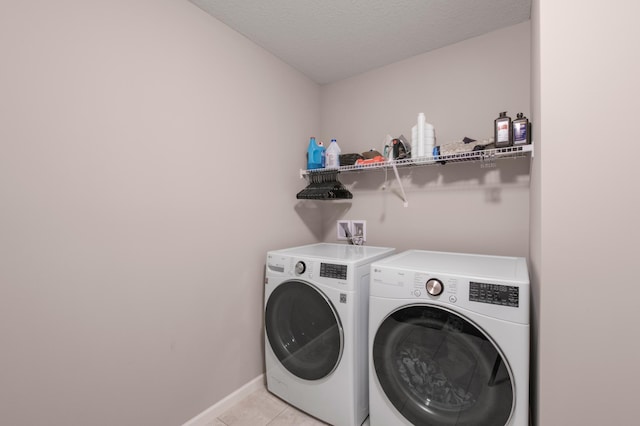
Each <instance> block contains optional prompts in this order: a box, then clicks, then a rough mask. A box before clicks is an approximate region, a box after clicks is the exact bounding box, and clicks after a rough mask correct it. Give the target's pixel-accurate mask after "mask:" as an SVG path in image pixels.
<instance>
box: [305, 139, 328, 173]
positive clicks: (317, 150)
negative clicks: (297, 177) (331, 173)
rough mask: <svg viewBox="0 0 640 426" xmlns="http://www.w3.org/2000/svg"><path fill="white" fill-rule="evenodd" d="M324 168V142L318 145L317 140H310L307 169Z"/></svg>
mask: <svg viewBox="0 0 640 426" xmlns="http://www.w3.org/2000/svg"><path fill="white" fill-rule="evenodd" d="M322 168H324V146H322V142H321V143H320V144H318V143H316V138H313V137H312V138H311V139H310V140H309V149H308V150H307V169H308V170H313V169H322Z"/></svg>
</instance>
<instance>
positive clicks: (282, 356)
mask: <svg viewBox="0 0 640 426" xmlns="http://www.w3.org/2000/svg"><path fill="white" fill-rule="evenodd" d="M393 252H394V249H392V248H385V247H369V246H353V245H346V244H327V243H320V244H312V245H307V246H302V247H295V248H289V249H284V250H276V251H270V252H268V253H267V261H266V280H265V304H264V315H265V317H264V323H265V368H266V381H267V388H268V389H269V391H270V392H271V393H273V394H275V395H277V396H278V397H280V398H281V399H283V400H284V401H286V402H288V403H289V404H291V405H293V406H295V407H297V408H298V409H300V410H302V411H305V412H307V413H308V414H310V415H312V416H314V417H316V418H318V419H320V420H322V421H324V422H327V423H329V424H331V425H335V426H356V425H358V426H359V425H361V424H362V423H363V421H364V420H365V419H366V417H367V415H368V411H369V406H368V384H367V381H368V368H367V359H368V357H367V347H368V345H367V335H368V326H367V316H368V301H369V281H370V280H369V274H370V266H371V263H372V262H374V261H376V260H380V259H382V258H383V257H385V256H389V255H391V254H392V253H393Z"/></svg>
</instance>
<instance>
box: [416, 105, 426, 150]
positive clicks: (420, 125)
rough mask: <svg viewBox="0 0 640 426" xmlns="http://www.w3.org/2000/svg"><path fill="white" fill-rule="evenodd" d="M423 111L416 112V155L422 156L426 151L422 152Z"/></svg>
mask: <svg viewBox="0 0 640 426" xmlns="http://www.w3.org/2000/svg"><path fill="white" fill-rule="evenodd" d="M424 123H425V119H424V113H423V112H421V113H420V114H418V124H417V127H418V132H417V145H418V157H424V156H425V155H426V153H425V152H424Z"/></svg>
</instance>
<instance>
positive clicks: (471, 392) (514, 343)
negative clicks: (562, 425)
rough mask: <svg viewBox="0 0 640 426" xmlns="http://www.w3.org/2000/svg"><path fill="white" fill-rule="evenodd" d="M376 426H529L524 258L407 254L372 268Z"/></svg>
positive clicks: (371, 368)
mask: <svg viewBox="0 0 640 426" xmlns="http://www.w3.org/2000/svg"><path fill="white" fill-rule="evenodd" d="M370 295H371V296H370V300H369V356H370V359H369V371H370V376H369V394H370V395H369V398H370V399H369V404H370V414H369V419H370V424H371V426H393V425H412V424H413V425H424V426H454V425H455V426H503V425H509V426H526V425H528V418H529V276H528V271H527V264H526V261H525V259H524V258H520V257H502V256H483V255H473V254H459V253H445V252H432V251H421V250H410V251H406V252H403V253H400V254H397V255H395V256H391V257H387V258H385V259H382V260H380V261H377V262H375V263H373V264H372V265H371V284H370Z"/></svg>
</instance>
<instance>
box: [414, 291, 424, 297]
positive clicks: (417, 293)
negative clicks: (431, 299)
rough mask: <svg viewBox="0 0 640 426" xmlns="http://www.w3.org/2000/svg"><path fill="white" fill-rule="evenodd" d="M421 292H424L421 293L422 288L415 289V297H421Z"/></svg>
mask: <svg viewBox="0 0 640 426" xmlns="http://www.w3.org/2000/svg"><path fill="white" fill-rule="evenodd" d="M421 294H422V293H420V290H414V291H413V295H414V296H415V297H420V295H421Z"/></svg>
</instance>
